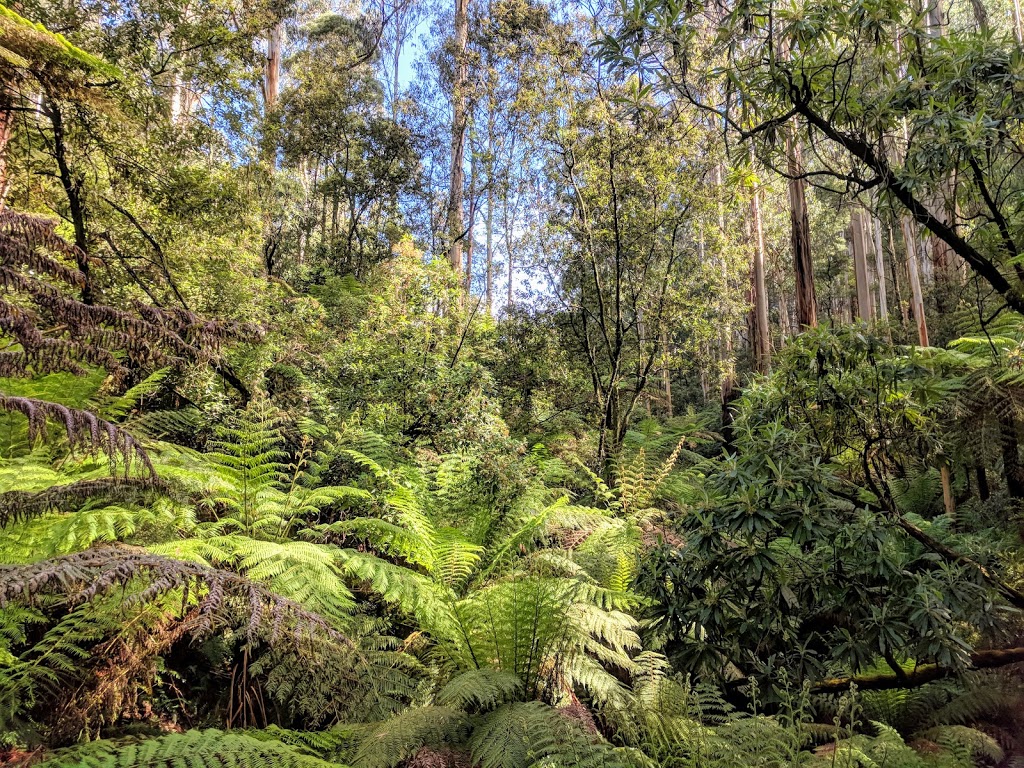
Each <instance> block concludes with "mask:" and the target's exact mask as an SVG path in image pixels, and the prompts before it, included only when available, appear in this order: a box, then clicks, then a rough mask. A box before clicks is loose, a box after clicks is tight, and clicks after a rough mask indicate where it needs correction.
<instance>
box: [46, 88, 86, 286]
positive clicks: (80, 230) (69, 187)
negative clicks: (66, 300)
mask: <svg viewBox="0 0 1024 768" xmlns="http://www.w3.org/2000/svg"><path fill="white" fill-rule="evenodd" d="M45 104H46V106H45V113H46V116H47V117H48V118H49V119H50V125H51V127H52V128H53V157H54V160H56V162H57V171H58V175H59V178H60V183H61V186H62V187H63V188H64V195H65V196H66V197H67V201H68V213H69V215H70V218H71V225H72V227H74V231H75V245H76V246H77V248H78V253H76V254H75V259H76V262H77V264H76V266H77V267H78V271H79V272H81V273H82V275H83V277H84V278H85V279H84V282H83V284H82V293H81V297H82V303H83V304H92V303H93V301H94V300H95V296H94V294H93V285H92V275H91V274H90V272H91V270H90V268H89V257H88V253H89V235H88V232H87V230H86V223H85V203H84V201H83V197H82V183H83V180H82V177H81V175H80V174H78V173H75V172H74V171H72V170H71V166H70V165H69V164H68V158H67V145H66V143H65V136H64V114H63V112H61V108H60V106H59V105H58V104H57V103H56V102H55V101H54V100H53V99H51V98H50V97H49V95H47V96H46V98H45Z"/></svg>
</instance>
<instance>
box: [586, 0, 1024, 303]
mask: <svg viewBox="0 0 1024 768" xmlns="http://www.w3.org/2000/svg"><path fill="white" fill-rule="evenodd" d="M928 13H929V11H928V9H924V10H922V9H920V8H918V7H917V6H915V5H912V4H908V3H906V2H903V0H885V2H882V3H880V4H879V3H874V2H871V3H862V2H857V3H853V4H850V3H845V2H838V1H836V2H825V3H814V4H811V3H798V4H795V5H793V4H786V3H778V2H775V0H758V1H757V2H745V3H736V4H732V3H692V4H686V5H685V6H684V5H683V4H679V3H675V2H665V0H639V1H638V2H632V3H627V4H625V5H624V7H623V9H622V28H621V33H620V34H619V35H618V36H616V37H609V38H608V39H607V40H606V41H605V46H604V52H605V54H606V55H607V57H608V58H610V59H612V60H614V61H616V62H618V63H620V64H623V65H626V66H634V67H640V68H641V69H642V70H644V71H657V72H659V73H662V74H665V73H669V72H672V73H680V74H679V76H677V77H673V78H672V79H671V82H668V81H667V80H665V81H664V82H666V83H668V85H669V86H670V89H671V92H672V93H673V95H675V96H676V97H679V98H681V99H683V100H684V101H687V102H689V103H692V104H695V105H696V106H697V107H699V108H701V109H704V110H710V111H712V112H714V114H716V115H717V116H718V118H719V119H720V120H721V121H722V124H723V125H725V126H727V127H728V128H729V130H730V131H732V132H733V134H734V135H736V136H739V137H741V138H742V139H744V140H746V141H750V142H752V144H753V146H754V147H755V148H756V151H757V154H758V156H759V157H760V158H761V159H762V161H764V162H766V163H768V164H769V165H771V166H773V167H775V168H776V169H777V170H779V172H780V173H782V174H783V175H785V174H787V173H788V171H787V169H786V161H785V153H784V151H782V149H781V148H780V142H779V140H778V139H779V137H780V132H781V131H783V129H784V126H785V124H786V123H787V122H788V121H790V120H792V119H794V118H796V119H799V120H800V121H801V122H802V123H803V124H804V125H805V126H806V130H807V138H808V142H807V148H808V149H809V150H810V153H811V156H812V162H808V170H805V172H804V173H803V174H802V176H803V177H804V178H806V179H807V180H808V181H809V182H811V183H813V184H816V185H821V186H824V187H827V188H829V189H831V190H834V191H836V192H839V193H841V194H843V195H845V196H847V197H855V198H858V199H859V200H861V201H862V202H863V203H864V204H865V205H866V206H868V207H871V206H872V205H873V206H874V207H875V208H876V210H879V209H880V210H893V211H895V212H897V213H898V214H903V213H905V214H907V215H908V216H909V217H910V218H911V219H912V220H913V222H914V223H915V224H916V225H918V226H920V227H923V228H924V229H925V230H927V232H928V233H930V236H932V237H933V238H934V239H936V240H937V241H938V242H940V243H941V244H942V245H943V247H944V248H947V249H948V250H949V251H950V252H951V253H952V254H955V255H956V256H957V257H958V258H960V259H962V260H963V261H964V262H965V263H966V264H967V266H968V267H969V268H970V269H971V270H972V272H973V273H974V275H975V276H976V278H977V279H978V280H979V281H980V286H981V288H982V293H983V294H992V295H993V297H994V299H995V300H996V301H997V302H998V303H999V304H1004V305H1006V306H1009V307H1010V308H1012V309H1014V310H1015V311H1018V312H1024V271H1022V268H1021V267H1020V265H1019V264H1017V263H1016V262H1017V261H1018V256H1019V253H1020V249H1021V247H1022V241H1021V236H1020V232H1021V221H1022V215H1024V212H1022V210H1021V206H1020V204H1019V201H1020V199H1021V191H1022V189H1024V173H1022V172H1021V170H1020V167H1021V164H1020V160H1021V153H1022V151H1024V150H1022V148H1021V146H1020V143H1019V141H1018V138H1017V137H1018V134H1019V129H1020V120H1021V118H1020V115H1021V114H1022V108H1021V107H1022V96H1021V94H1022V93H1024V89H1022V88H1021V85H1020V84H1021V78H1022V77H1024V70H1022V67H1021V55H1022V54H1021V50H1020V47H1019V46H1018V45H1017V44H1016V42H1015V41H1014V40H1013V38H1012V36H1011V34H1010V30H1009V29H999V28H996V29H991V30H989V31H987V32H979V31H977V30H976V29H975V27H976V24H975V22H973V21H972V22H970V23H969V24H964V25H960V26H959V27H958V28H954V29H953V30H951V31H950V33H949V34H946V35H945V36H943V37H939V36H937V35H936V34H935V24H934V20H932V19H931V17H929V16H928ZM709 18H714V19H716V20H718V21H719V24H718V26H717V32H716V33H715V34H712V35H709V34H707V31H706V28H707V20H708V19H709ZM783 49H785V50H786V51H788V55H786V56H783V55H781V53H780V52H781V50H783ZM708 59H710V60H721V61H722V62H723V65H722V66H721V67H716V68H713V69H711V70H706V69H703V68H701V67H696V66H693V63H694V62H696V61H700V60H708ZM712 88H714V89H715V90H716V91H717V92H720V93H723V94H726V98H725V100H724V102H721V103H709V102H708V101H707V100H706V99H704V98H703V97H702V94H703V93H706V92H708V91H709V90H711V89H712ZM949 179H956V183H955V184H949V183H947V181H948V180H949ZM869 193H877V203H872V201H871V200H870V199H869ZM912 235H913V233H908V237H909V236H912Z"/></svg>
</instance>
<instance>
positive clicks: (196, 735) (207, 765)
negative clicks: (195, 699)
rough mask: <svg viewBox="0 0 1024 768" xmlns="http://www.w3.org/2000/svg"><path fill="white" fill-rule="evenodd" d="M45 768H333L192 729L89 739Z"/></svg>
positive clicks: (269, 743) (291, 751)
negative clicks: (140, 737) (148, 735)
mask: <svg viewBox="0 0 1024 768" xmlns="http://www.w3.org/2000/svg"><path fill="white" fill-rule="evenodd" d="M39 765H40V766H45V768H72V766H74V768H137V767H138V766H153V767H154V768H156V767H158V766H163V767H164V768H223V766H247V768H250V767H251V768H338V766H339V764H338V763H332V762H329V761H326V760H322V759H320V758H317V757H314V756H312V755H310V754H308V753H306V752H305V751H302V750H299V749H296V748H295V747H294V746H291V745H289V744H285V743H284V742H283V741H278V740H274V739H266V738H257V737H255V736H253V735H251V734H248V733H240V732H224V731H218V730H216V729H209V730H192V731H186V732H185V733H172V734H167V735H166V736H158V737H156V738H151V739H144V740H141V741H94V742H90V743H87V744H83V745H80V746H78V747H72V748H70V749H66V750H61V751H60V752H57V753H55V754H53V755H52V756H50V757H48V758H47V759H45V760H44V761H43V762H42V763H40V764H39Z"/></svg>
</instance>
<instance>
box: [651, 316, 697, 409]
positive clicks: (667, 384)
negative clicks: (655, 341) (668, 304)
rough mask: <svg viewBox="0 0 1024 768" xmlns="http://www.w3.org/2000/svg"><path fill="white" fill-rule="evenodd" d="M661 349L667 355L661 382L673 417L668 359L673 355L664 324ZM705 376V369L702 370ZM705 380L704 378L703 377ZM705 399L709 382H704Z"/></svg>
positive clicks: (666, 402)
mask: <svg viewBox="0 0 1024 768" xmlns="http://www.w3.org/2000/svg"><path fill="white" fill-rule="evenodd" d="M661 349H662V354H663V355H664V356H665V361H664V363H663V364H662V366H661V384H662V388H663V389H664V390H665V414H666V415H667V416H668V417H669V418H670V419H671V418H672V371H671V370H670V369H669V365H668V361H669V359H670V357H671V350H670V349H669V346H668V330H667V329H666V328H665V327H664V326H662V328H661ZM701 375H702V377H703V371H702V372H701ZM702 380H703V378H702ZM704 387H705V388H704V399H705V400H707V383H706V381H705V384H704Z"/></svg>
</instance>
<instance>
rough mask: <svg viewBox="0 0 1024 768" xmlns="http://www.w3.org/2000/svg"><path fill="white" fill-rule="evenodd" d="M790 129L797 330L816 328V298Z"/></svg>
mask: <svg viewBox="0 0 1024 768" xmlns="http://www.w3.org/2000/svg"><path fill="white" fill-rule="evenodd" d="M795 134H796V131H795V130H793V129H792V128H791V129H790V133H789V135H788V136H787V137H786V155H787V163H788V171H789V176H790V179H789V189H788V191H789V223H790V242H791V244H792V248H793V274H794V276H795V278H796V297H795V298H796V321H797V324H798V325H799V328H800V330H803V329H805V328H813V327H815V326H816V325H817V324H818V297H817V295H816V293H815V288H814V261H813V260H812V258H811V224H810V220H809V219H808V216H807V191H806V184H805V183H804V180H803V178H800V175H801V174H802V173H803V161H802V158H801V156H800V154H801V153H800V143H799V141H798V139H797V136H796V135H795Z"/></svg>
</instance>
